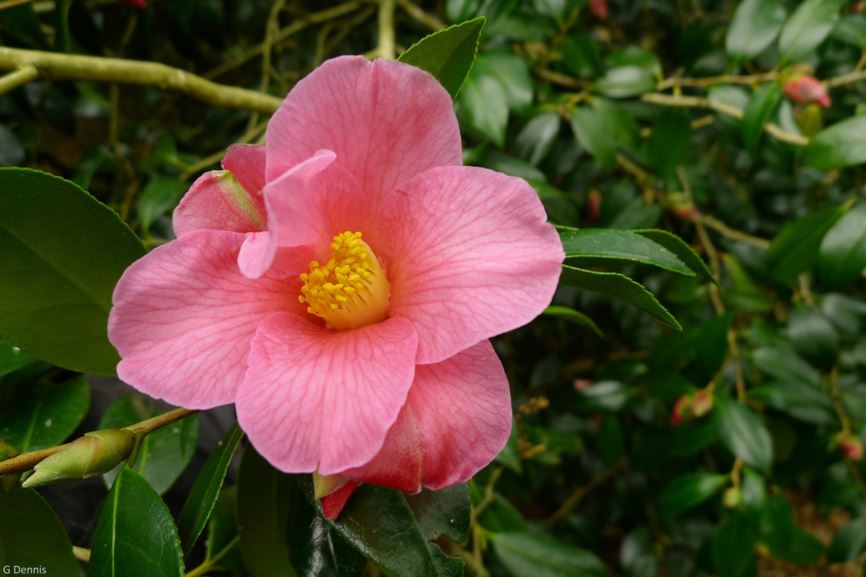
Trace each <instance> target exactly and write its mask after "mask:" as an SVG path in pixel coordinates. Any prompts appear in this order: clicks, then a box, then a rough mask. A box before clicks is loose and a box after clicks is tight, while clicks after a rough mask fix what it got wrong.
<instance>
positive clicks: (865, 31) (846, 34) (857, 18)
mask: <svg viewBox="0 0 866 577" xmlns="http://www.w3.org/2000/svg"><path fill="white" fill-rule="evenodd" d="M832 37H833V38H835V39H836V40H839V41H841V42H845V43H847V44H850V45H851V46H853V47H855V48H862V47H863V46H866V18H863V15H862V14H848V15H846V16H843V17H842V18H840V19H839V22H837V23H836V26H835V27H834V28H833V32H832Z"/></svg>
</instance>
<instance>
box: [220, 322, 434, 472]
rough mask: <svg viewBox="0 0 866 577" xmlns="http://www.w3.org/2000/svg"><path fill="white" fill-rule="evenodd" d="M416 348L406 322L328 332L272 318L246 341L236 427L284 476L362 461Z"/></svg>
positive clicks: (389, 419) (391, 411) (384, 423)
mask: <svg viewBox="0 0 866 577" xmlns="http://www.w3.org/2000/svg"><path fill="white" fill-rule="evenodd" d="M308 316H309V315H308ZM310 318H311V317H310ZM416 348H417V337H416V335H415V330H414V329H413V328H412V323H411V322H410V321H408V320H406V319H389V320H386V321H384V322H381V323H378V324H375V325H368V326H365V327H363V328H360V329H356V330H350V331H339V332H335V331H329V330H327V329H326V328H324V326H323V325H322V324H319V323H314V322H311V321H308V320H307V319H304V318H299V317H297V316H294V315H273V316H271V317H269V318H268V319H267V320H266V321H265V322H264V323H263V324H262V325H261V326H260V327H259V330H258V332H257V333H256V336H255V338H254V339H253V346H252V350H251V351H250V356H249V370H248V371H247V375H246V378H245V379H244V382H243V385H241V388H240V390H239V391H238V395H237V400H236V401H235V402H236V404H237V411H238V421H239V422H240V425H241V428H242V429H243V430H244V431H245V432H246V434H247V435H248V436H249V438H250V442H251V443H252V444H253V445H254V446H255V447H256V450H257V451H258V452H259V453H261V455H262V456H264V457H265V458H266V459H267V460H268V461H270V463H271V464H272V465H274V466H275V467H277V468H278V469H281V470H283V471H286V472H289V473H304V472H311V471H318V472H319V473H320V474H322V475H331V474H333V473H335V472H336V471H342V470H345V469H348V468H351V467H357V466H359V465H361V464H363V463H366V462H367V461H369V460H370V459H371V458H372V457H373V456H374V455H375V454H376V453H377V452H378V451H379V449H381V447H382V443H383V442H384V440H385V435H386V434H387V432H388V429H389V428H390V427H391V425H392V424H394V421H395V420H396V419H397V415H398V413H399V412H400V408H401V407H402V406H403V404H404V403H405V402H406V395H407V394H408V393H409V387H410V385H411V384H412V378H413V376H414V373H415V351H416Z"/></svg>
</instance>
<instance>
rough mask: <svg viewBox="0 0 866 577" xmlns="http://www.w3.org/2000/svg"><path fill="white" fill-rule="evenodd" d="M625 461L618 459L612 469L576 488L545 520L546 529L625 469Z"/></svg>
mask: <svg viewBox="0 0 866 577" xmlns="http://www.w3.org/2000/svg"><path fill="white" fill-rule="evenodd" d="M625 464H626V460H625V458H622V459H620V460H619V461H617V462H616V464H615V465H613V466H612V467H610V468H608V469H605V470H604V471H602V472H601V473H599V474H598V475H597V476H596V477H595V478H594V479H592V480H591V481H590V482H589V483H587V484H586V485H583V486H581V487H578V488H577V489H575V490H574V493H572V494H571V495H570V496H569V497H568V499H566V500H565V502H564V503H563V504H562V506H561V507H560V508H559V509H557V510H556V512H554V513H553V515H551V516H550V517H548V518H547V520H546V521H545V522H544V523H545V524H546V525H547V526H548V527H552V526H553V525H556V524H557V523H558V522H559V521H561V520H562V519H564V518H566V517H567V516H568V514H569V513H571V511H572V510H573V509H574V508H575V507H577V506H578V505H579V504H580V502H581V501H582V500H583V498H584V497H586V496H587V495H588V494H589V493H591V492H592V491H593V490H595V489H597V488H598V487H600V486H601V485H603V484H604V483H606V482H607V481H608V479H610V478H611V477H613V476H614V475H615V474H616V473H617V472H619V470H620V469H622V468H623V467H625Z"/></svg>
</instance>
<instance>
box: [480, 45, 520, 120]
mask: <svg viewBox="0 0 866 577" xmlns="http://www.w3.org/2000/svg"><path fill="white" fill-rule="evenodd" d="M475 65H476V66H477V67H478V73H479V74H480V75H483V76H489V77H491V78H494V79H495V80H496V81H497V82H498V83H499V86H500V87H501V88H502V92H503V94H504V95H505V101H506V102H507V103H508V108H509V109H510V110H512V111H513V112H524V111H526V110H527V109H528V108H529V106H530V105H531V104H532V97H533V92H534V90H535V88H534V84H533V83H532V77H531V76H530V75H529V67H528V66H527V64H526V62H525V61H524V60H523V58H520V57H519V56H517V55H516V54H512V53H511V52H506V51H486V52H484V53H483V54H480V55H479V56H478V59H477V60H476V62H475ZM474 73H475V71H474V70H473V75H474Z"/></svg>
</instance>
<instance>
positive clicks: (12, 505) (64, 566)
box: [0, 488, 82, 577]
mask: <svg viewBox="0 0 866 577" xmlns="http://www.w3.org/2000/svg"><path fill="white" fill-rule="evenodd" d="M0 518H2V522H0V570H2V568H4V567H5V568H7V569H8V571H9V573H6V574H8V575H11V574H12V570H13V568H14V567H19V568H29V569H36V568H40V567H41V568H44V572H43V573H42V574H43V575H63V576H64V577H80V576H81V575H82V573H81V568H80V567H79V565H78V561H76V560H75V557H74V556H73V555H72V543H70V542H69V537H68V536H67V535H66V530H65V529H64V528H63V525H61V523H60V519H58V518H57V515H55V514H54V511H52V510H51V507H50V506H49V505H48V503H46V502H45V500H44V499H43V498H42V497H40V496H39V493H37V492H36V491H35V490H33V489H21V488H15V489H13V490H11V491H3V490H2V489H0ZM31 574H32V575H37V574H38V573H31Z"/></svg>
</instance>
